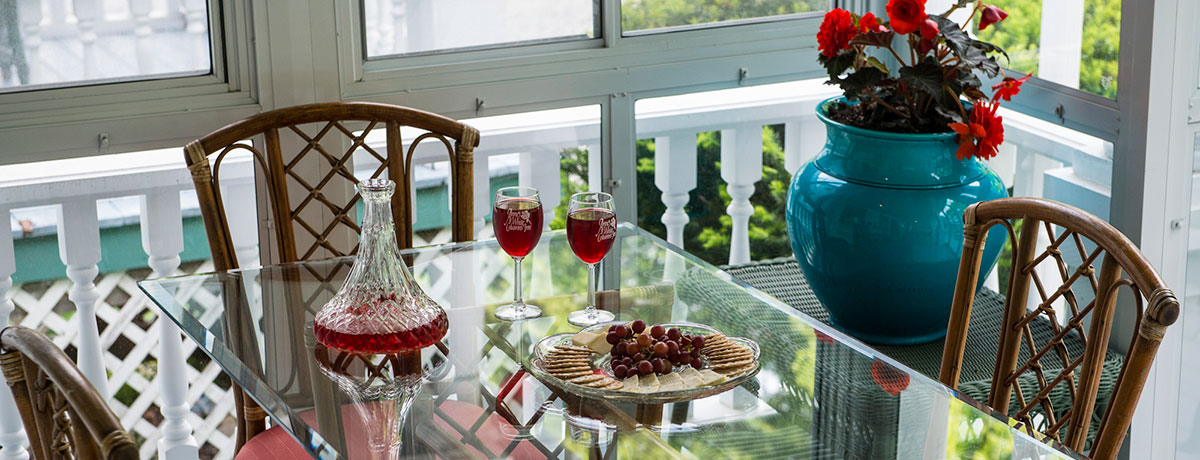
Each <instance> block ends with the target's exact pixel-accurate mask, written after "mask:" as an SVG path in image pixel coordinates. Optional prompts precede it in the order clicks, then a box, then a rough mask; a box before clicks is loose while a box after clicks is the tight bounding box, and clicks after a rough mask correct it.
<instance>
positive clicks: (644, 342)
mask: <svg viewBox="0 0 1200 460" xmlns="http://www.w3.org/2000/svg"><path fill="white" fill-rule="evenodd" d="M653 342H654V339H652V338H650V335H649V334H645V333H642V334H638V336H637V343H638V345H641V346H643V347H648V346H650V344H651V343H653Z"/></svg>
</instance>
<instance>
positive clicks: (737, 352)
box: [704, 347, 754, 361]
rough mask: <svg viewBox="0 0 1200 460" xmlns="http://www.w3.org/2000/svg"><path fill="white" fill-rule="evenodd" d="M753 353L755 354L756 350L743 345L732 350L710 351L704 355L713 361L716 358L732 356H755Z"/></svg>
mask: <svg viewBox="0 0 1200 460" xmlns="http://www.w3.org/2000/svg"><path fill="white" fill-rule="evenodd" d="M753 355H754V352H753V351H751V350H750V349H749V348H746V347H742V348H734V349H730V350H721V351H720V352H717V353H709V354H707V355H704V356H706V357H708V359H709V360H710V361H711V360H715V359H724V358H728V357H730V356H753Z"/></svg>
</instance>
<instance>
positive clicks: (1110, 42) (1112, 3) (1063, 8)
mask: <svg viewBox="0 0 1200 460" xmlns="http://www.w3.org/2000/svg"><path fill="white" fill-rule="evenodd" d="M988 3H989V4H992V5H996V6H999V7H1000V8H1002V9H1004V11H1006V12H1008V18H1007V19H1005V20H1004V21H1001V22H999V23H997V24H996V25H994V26H991V27H988V29H987V30H984V31H980V32H979V36H980V38H981V39H983V40H987V41H990V42H992V43H994V44H996V45H997V46H1000V47H1001V48H1004V50H1005V51H1007V52H1008V55H1009V57H1010V58H1011V61H1010V63H1009V65H1008V66H1007V67H1008V68H1011V69H1015V70H1018V71H1021V72H1032V73H1033V74H1034V75H1037V76H1038V77H1039V78H1043V79H1046V80H1049V81H1052V82H1055V83H1059V84H1062V85H1066V86H1069V87H1072V88H1079V89H1082V90H1084V91H1087V92H1089V93H1093V94H1099V95H1101V96H1105V97H1109V98H1113V99H1116V97H1117V50H1118V47H1119V45H1120V42H1121V0H1083V1H1061V0H1054V1H1029V0H992V1H990V2H988Z"/></svg>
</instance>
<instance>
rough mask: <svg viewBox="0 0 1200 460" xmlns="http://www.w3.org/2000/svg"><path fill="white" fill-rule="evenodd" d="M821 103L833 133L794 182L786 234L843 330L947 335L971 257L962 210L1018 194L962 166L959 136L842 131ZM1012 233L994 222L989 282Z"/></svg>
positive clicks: (886, 335) (976, 168) (895, 338)
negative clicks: (964, 259) (960, 277)
mask: <svg viewBox="0 0 1200 460" xmlns="http://www.w3.org/2000/svg"><path fill="white" fill-rule="evenodd" d="M839 100H843V99H842V98H841V97H837V98H832V99H828V100H826V101H824V102H822V103H821V104H820V105H818V107H817V117H818V118H820V119H821V121H822V122H824V123H825V126H826V132H827V138H826V141H825V147H824V148H823V149H822V150H821V153H820V154H818V155H817V156H816V158H814V159H813V161H811V162H809V163H808V164H806V165H805V166H804V167H803V168H802V169H801V170H800V172H798V173H797V174H796V175H795V176H794V177H793V178H792V184H791V188H790V189H789V191H788V202H787V228H788V237H789V239H790V240H791V243H792V251H793V252H794V253H795V254H796V260H797V261H798V262H799V264H800V268H801V269H802V270H803V271H804V276H805V277H806V278H808V282H809V284H810V285H811V286H812V289H813V291H814V292H815V293H816V295H817V299H819V300H820V301H821V303H822V304H823V305H824V306H825V308H826V309H827V310H828V311H829V317H830V321H831V322H832V323H833V325H834V326H835V327H837V328H839V329H841V330H843V331H845V332H846V333H848V334H850V335H853V336H855V337H858V338H859V339H862V340H864V341H866V342H870V343H876V344H887V345H905V344H915V343H923V342H929V341H933V340H936V339H939V338H941V337H943V336H944V335H945V334H946V322H947V320H948V318H949V315H950V301H951V298H952V297H953V295H954V283H955V278H956V276H957V273H958V261H959V258H960V256H961V254H962V242H963V220H962V216H963V211H965V210H966V208H967V206H969V205H971V204H972V203H975V202H979V201H986V200H992V199H996V198H1003V197H1006V196H1008V193H1007V191H1006V190H1005V186H1004V184H1003V182H1001V181H1000V178H999V177H998V176H996V173H994V172H993V171H992V170H991V169H989V168H988V167H987V165H985V164H983V163H982V162H980V161H978V160H976V159H974V158H972V159H969V160H965V161H960V160H958V159H957V158H956V157H955V155H954V153H955V151H956V150H957V149H958V145H957V144H956V143H955V134H954V133H952V132H950V133H938V134H902V133H888V132H881V131H872V130H867V129H861V128H855V127H852V126H848V125H843V124H841V123H838V122H836V121H833V120H831V119H829V118H828V117H826V114H825V108H826V106H828V105H829V104H830V103H832V102H835V101H839ZM1006 237H1007V235H1006V233H1005V231H1004V229H1003V227H1001V226H996V227H993V229H992V230H991V233H990V234H989V235H988V237H987V245H986V247H985V248H984V253H983V271H982V272H981V275H980V277H979V282H980V284H982V283H983V280H984V279H986V277H987V274H988V272H990V271H991V267H992V265H994V264H995V262H996V258H997V256H999V254H1000V249H1001V248H1002V247H1003V246H1004V241H1005V239H1006Z"/></svg>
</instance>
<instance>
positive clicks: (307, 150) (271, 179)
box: [183, 102, 479, 449]
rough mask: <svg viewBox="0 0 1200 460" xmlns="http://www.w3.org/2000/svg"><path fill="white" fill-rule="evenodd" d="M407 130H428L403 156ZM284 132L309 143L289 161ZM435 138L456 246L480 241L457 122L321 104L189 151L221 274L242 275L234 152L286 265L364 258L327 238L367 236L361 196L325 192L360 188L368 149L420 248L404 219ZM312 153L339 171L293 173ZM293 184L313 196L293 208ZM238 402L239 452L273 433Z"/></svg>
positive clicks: (205, 140)
mask: <svg viewBox="0 0 1200 460" xmlns="http://www.w3.org/2000/svg"><path fill="white" fill-rule="evenodd" d="M347 122H355V123H365V129H364V130H362V132H361V134H358V135H355V134H354V131H353V130H351V129H349V128H347V127H346V126H345V125H344V124H343V123H347ZM322 123H323V125H320V126H321V127H320V128H319V130H318V132H317V133H315V134H310V133H307V132H305V130H304V129H301V126H303V125H312V124H322ZM379 126H382V127H383V129H384V130H385V131H386V134H387V136H386V141H387V150H386V152H384V154H380V153H379V152H377V151H376V150H375V149H373V148H372V147H371V146H369V145H367V143H366V138H367V135H368V134H369V133H370V132H371V131H372V130H373V129H375V128H376V127H379ZM402 126H408V127H412V128H417V129H420V130H423V131H426V132H425V133H423V134H420V135H418V136H416V137H415V138H413V139H411V140H410V141H409V145H408V148H407V150H405V148H404V145H403V139H402V138H401V127H402ZM281 131H286V132H291V133H294V134H295V135H296V136H298V137H299V138H300V139H301V140H302V142H303V143H306V145H304V146H303V148H302V149H301V150H300V151H299V152H298V153H297V154H296V155H295V156H294V157H291V158H285V157H284V154H283V152H282V145H281V144H282V143H281V141H280V132H281ZM339 133H340V134H341V135H344V136H346V138H348V139H349V141H350V147H349V149H348V150H346V151H345V152H341V153H340V154H338V153H337V152H333V153H331V152H330V151H329V150H328V149H326V147H325V146H324V145H322V140H323V139H325V138H326V136H328V135H330V134H333V135H335V136H336V135H338V134H339ZM258 136H262V140H263V147H265V153H264V152H263V151H262V150H260V149H259V148H256V147H255V146H254V145H252V144H250V143H247V142H245V141H246V140H248V139H253V138H256V137H258ZM427 140H429V141H432V142H434V143H435V144H437V143H440V144H442V145H443V146H445V148H446V150H447V155H448V159H449V161H450V176H451V180H452V195H451V225H452V238H453V240H454V241H455V242H463V241H470V240H472V239H473V238H474V225H475V222H474V217H475V216H474V191H473V189H474V179H473V172H474V170H473V167H474V151H475V147H476V146H478V145H479V131H478V130H476V129H475V128H472V127H471V126H468V125H466V124H463V123H460V122H458V121H455V120H452V119H450V118H446V117H443V116H441V115H437V114H433V113H429V112H424V111H421V110H415V109H410V108H406V107H399V106H394V105H388V104H377V103H368V102H329V103H317V104H308V105H300V106H295V107H288V108H283V109H278V110H272V111H268V112H263V113H260V114H258V115H254V116H251V117H249V118H246V119H243V120H241V121H238V122H235V123H233V124H230V125H228V126H225V127H224V128H221V129H218V130H216V131H213V132H212V133H209V134H208V135H206V136H204V137H202V138H200V139H197V140H195V141H192V142H189V143H188V144H187V145H186V146H185V147H184V149H183V150H184V157H185V158H186V160H187V166H188V169H189V170H190V171H191V174H192V180H193V182H194V183H195V186H196V194H197V197H198V199H199V202H200V212H201V215H202V216H203V218H204V226H205V230H206V233H207V234H208V243H209V247H210V249H211V252H212V257H213V265H214V267H215V268H216V270H220V271H224V270H231V269H236V268H239V265H238V260H237V255H236V252H235V250H234V247H233V241H232V238H231V236H230V231H229V222H228V219H227V218H226V215H225V208H224V200H223V198H222V196H221V189H220V168H221V164H222V162H223V161H224V159H225V158H226V156H227V155H228V154H229V153H231V152H233V151H235V150H238V149H242V150H246V151H248V152H249V153H250V154H251V156H252V158H253V163H254V164H256V165H258V167H260V168H261V169H262V171H263V173H264V176H263V177H264V182H265V188H266V192H267V193H266V195H267V196H266V198H267V203H268V206H269V208H270V211H269V212H270V216H271V220H272V221H273V222H274V225H273V227H274V228H273V230H274V233H273V236H274V237H275V238H274V239H275V248H276V250H277V251H278V254H279V259H280V260H279V261H280V262H281V263H288V262H298V261H305V260H312V259H315V258H318V257H323V256H324V255H323V254H322V251H321V250H320V249H322V248H323V249H325V251H324V252H327V253H329V254H332V255H333V256H346V255H351V254H353V253H354V252H355V251H357V249H358V247H357V245H356V246H355V247H354V248H353V249H350V250H349V251H344V250H341V249H339V248H338V247H336V246H335V245H333V244H330V242H329V241H328V240H327V237H328V236H329V235H330V234H331V233H332V232H333V231H334V230H335V229H336V228H337V227H338V226H344V227H348V228H349V229H351V230H353V231H354V232H355V233H360V232H361V229H360V228H359V226H358V223H357V222H356V215H355V211H356V208H355V206H356V204H357V202H358V201H359V200H360V197H359V196H358V195H357V194H355V195H354V196H353V197H352V198H350V200H349V201H348V202H347V203H334V202H332V201H331V200H330V199H329V198H328V197H327V196H326V195H324V194H323V193H322V192H321V190H322V188H323V187H325V186H326V185H327V184H329V182H330V181H331V180H333V179H335V178H338V177H341V178H343V179H346V180H349V181H350V182H353V183H357V182H359V180H360V178H357V177H355V176H354V172H353V171H352V168H348V167H347V165H348V164H349V163H350V161H351V159H352V157H353V154H354V153H355V152H356V151H358V150H360V149H361V150H363V151H365V152H366V153H368V154H370V155H373V156H374V157H375V158H376V159H378V160H379V162H380V166H379V167H378V168H377V169H376V170H375V171H374V172H373V173H372V174H371V176H370V178H379V177H382V176H383V174H384V173H385V171H386V178H388V179H391V180H392V181H393V182H395V183H396V193H395V195H393V197H392V215H393V217H394V218H395V219H396V220H397V222H398V223H400V225H397V229H396V230H397V231H396V241H397V243H398V244H399V247H400V248H409V247H412V226H411V225H404V224H403V222H406V221H407V220H408V218H409V216H411V215H412V214H411V209H412V206H413V203H412V200H413V197H412V193H411V190H412V184H411V180H412V174H411V171H412V167H413V164H412V163H413V156H414V152H415V151H416V148H417V146H418V145H419V144H420V143H421V142H423V141H427ZM451 140H453V145H452V144H451ZM311 155H317V156H319V160H322V161H323V162H324V163H323V164H327V165H328V166H329V167H330V168H331V169H330V170H329V171H328V172H326V173H325V174H324V175H323V177H321V178H320V179H319V181H317V182H315V183H313V182H310V179H311V178H305V177H303V176H301V175H300V174H299V173H298V172H296V171H294V169H295V168H296V166H297V165H298V164H299V163H300V161H301V160H303V159H304V158H305V157H306V156H311ZM289 178H290V179H289ZM362 179H366V178H362ZM289 182H291V183H295V184H298V186H299V187H302V188H303V189H304V190H305V191H306V192H307V196H306V197H305V198H304V199H302V200H300V201H299V202H298V203H296V204H294V205H293V203H291V201H290V195H289V193H288V191H289ZM322 205H323V206H325V207H326V210H327V211H329V212H332V214H333V219H331V221H330V222H328V223H327V224H325V226H324V228H321V229H318V227H317V226H313V225H311V224H310V223H308V222H307V221H305V220H304V218H303V217H301V216H300V211H301V210H303V209H304V208H305V206H322ZM297 228H300V229H301V231H305V232H308V233H309V234H311V236H312V237H313V238H314V243H312V244H311V245H310V246H309V247H308V248H304V249H303V250H301V248H298V247H297V243H296V241H297V240H296V234H295V232H296V231H297V230H296V229H297ZM298 316H302V315H298ZM235 336H236V334H235ZM234 397H235V399H236V405H237V412H238V420H239V423H238V434H237V447H238V448H239V449H240V448H241V446H242V445H243V444H245V442H246V440H247V439H249V438H250V437H252V436H254V435H256V434H258V433H259V432H262V431H263V430H264V429H265V428H266V423H265V419H266V413H265V412H264V411H263V410H262V408H260V407H259V406H258V405H257V404H256V403H255V402H254V401H253V400H252V399H250V398H248V397H246V396H245V394H244V393H243V392H242V391H241V389H240V388H238V387H237V386H236V385H235V386H234Z"/></svg>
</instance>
